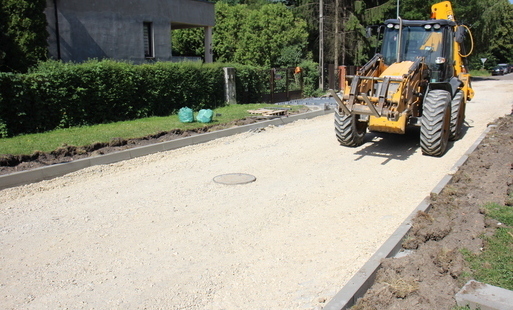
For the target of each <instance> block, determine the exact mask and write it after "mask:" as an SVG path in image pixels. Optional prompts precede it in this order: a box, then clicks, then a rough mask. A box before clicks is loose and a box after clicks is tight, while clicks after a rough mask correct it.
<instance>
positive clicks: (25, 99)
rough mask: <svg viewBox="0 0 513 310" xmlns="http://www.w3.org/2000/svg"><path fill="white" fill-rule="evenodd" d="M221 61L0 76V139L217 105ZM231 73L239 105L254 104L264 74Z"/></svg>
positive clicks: (49, 68)
mask: <svg viewBox="0 0 513 310" xmlns="http://www.w3.org/2000/svg"><path fill="white" fill-rule="evenodd" d="M225 66H226V65H225V64H201V63H196V62H189V63H169V62H157V63H154V64H144V65H133V64H129V63H126V62H117V61H112V60H102V61H98V60H91V61H88V62H84V63H81V64H73V63H62V62H59V61H47V62H43V63H40V64H39V65H38V66H37V67H35V68H33V69H32V70H31V71H30V72H29V73H27V74H14V73H1V74H0V137H5V136H13V135H18V134H24V133H35V132H44V131H48V130H52V129H56V128H63V127H72V126H83V125H93V124H101V123H109V122H116V121H124V120H131V119H137V118H142V117H148V116H165V115H170V114H173V113H176V112H177V111H178V110H179V109H180V108H182V107H183V106H185V105H187V106H189V107H190V108H192V109H193V110H196V111H197V110H200V109H214V108H216V107H220V106H223V105H224V104H225V101H224V72H223V67H225ZM233 66H235V67H236V69H237V79H236V82H237V85H238V89H237V93H238V95H239V96H238V98H237V99H238V101H239V102H247V103H250V102H258V101H259V100H260V98H261V94H262V92H263V91H264V89H265V81H266V80H267V76H266V75H265V74H263V73H262V72H265V70H262V69H261V68H257V67H252V66H243V65H233Z"/></svg>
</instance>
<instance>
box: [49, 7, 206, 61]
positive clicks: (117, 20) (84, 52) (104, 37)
mask: <svg viewBox="0 0 513 310" xmlns="http://www.w3.org/2000/svg"><path fill="white" fill-rule="evenodd" d="M45 13H46V16H47V20H48V32H49V34H50V37H49V40H48V43H49V52H50V56H51V57H52V58H55V59H62V60H64V61H76V62H81V61H85V60H87V59H89V58H99V59H102V58H112V59H119V60H130V61H133V62H135V63H142V62H145V61H148V59H147V58H146V57H145V55H144V34H143V23H144V22H151V23H152V30H153V45H154V56H155V57H154V58H155V60H162V61H170V60H171V57H172V52H171V28H184V27H185V28H189V27H204V28H206V27H213V26H214V23H215V12H214V4H213V3H211V2H206V1H199V0H47V9H46V11H45ZM56 21H58V23H57V22H56Z"/></svg>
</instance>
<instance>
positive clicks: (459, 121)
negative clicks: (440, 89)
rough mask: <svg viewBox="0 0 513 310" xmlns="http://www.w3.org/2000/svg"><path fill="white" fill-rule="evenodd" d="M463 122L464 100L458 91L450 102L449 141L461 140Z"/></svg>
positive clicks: (461, 93)
mask: <svg viewBox="0 0 513 310" xmlns="http://www.w3.org/2000/svg"><path fill="white" fill-rule="evenodd" d="M464 121H465V100H463V92H462V91H461V90H458V91H457V92H456V95H454V97H453V98H452V101H451V133H450V135H449V140H451V141H456V140H459V139H460V138H461V131H462V129H463V122H464Z"/></svg>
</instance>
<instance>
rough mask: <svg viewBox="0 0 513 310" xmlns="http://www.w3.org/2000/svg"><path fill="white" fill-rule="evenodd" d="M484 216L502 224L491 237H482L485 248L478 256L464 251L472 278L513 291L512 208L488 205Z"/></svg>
mask: <svg viewBox="0 0 513 310" xmlns="http://www.w3.org/2000/svg"><path fill="white" fill-rule="evenodd" d="M484 209H485V210H486V216H489V217H491V218H494V219H496V220H498V221H499V222H500V223H502V224H503V225H502V226H504V227H499V228H498V229H497V231H496V232H495V234H494V235H493V236H489V237H483V238H484V240H485V247H484V249H483V252H482V253H480V254H479V255H474V254H472V253H470V252H469V251H466V250H464V251H463V253H464V255H465V258H466V260H467V261H468V262H469V263H470V266H471V269H472V275H473V277H474V278H475V279H476V280H477V281H480V282H484V283H487V284H491V285H494V286H499V287H502V288H505V289H508V290H513V228H511V227H513V207H511V206H503V205H498V204H488V205H486V206H485V208H484Z"/></svg>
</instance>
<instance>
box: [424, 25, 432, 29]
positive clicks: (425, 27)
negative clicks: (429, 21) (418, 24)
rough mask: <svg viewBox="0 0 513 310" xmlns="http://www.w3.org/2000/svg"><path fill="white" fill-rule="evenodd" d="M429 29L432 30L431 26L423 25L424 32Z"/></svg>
mask: <svg viewBox="0 0 513 310" xmlns="http://www.w3.org/2000/svg"><path fill="white" fill-rule="evenodd" d="M431 28H432V26H431V25H425V26H424V29H426V30H431Z"/></svg>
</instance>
